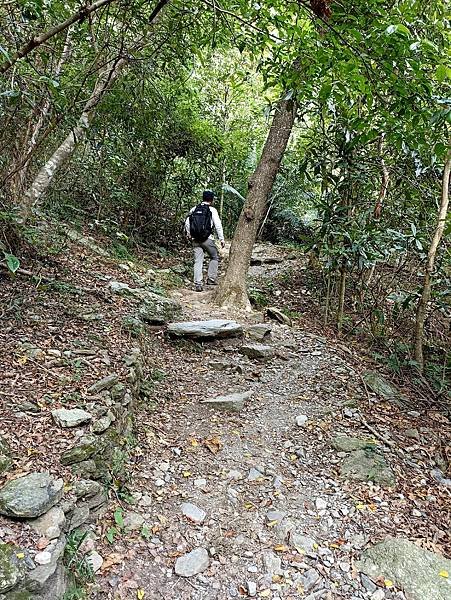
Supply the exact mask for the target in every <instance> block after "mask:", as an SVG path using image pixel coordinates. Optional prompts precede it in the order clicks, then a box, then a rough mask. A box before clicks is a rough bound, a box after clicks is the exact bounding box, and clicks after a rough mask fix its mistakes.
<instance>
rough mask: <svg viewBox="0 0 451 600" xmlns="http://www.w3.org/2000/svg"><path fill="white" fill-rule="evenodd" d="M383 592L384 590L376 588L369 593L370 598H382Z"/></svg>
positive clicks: (378, 599)
mask: <svg viewBox="0 0 451 600" xmlns="http://www.w3.org/2000/svg"><path fill="white" fill-rule="evenodd" d="M384 598H385V592H384V590H381V589H378V590H376V591H375V592H374V593H373V594H371V600H384Z"/></svg>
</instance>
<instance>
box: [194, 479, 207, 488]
mask: <svg viewBox="0 0 451 600" xmlns="http://www.w3.org/2000/svg"><path fill="white" fill-rule="evenodd" d="M193 485H194V487H197V488H204V487H206V485H207V480H206V479H203V478H200V479H195V480H194V481H193Z"/></svg>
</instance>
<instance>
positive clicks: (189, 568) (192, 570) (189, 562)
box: [175, 548, 210, 577]
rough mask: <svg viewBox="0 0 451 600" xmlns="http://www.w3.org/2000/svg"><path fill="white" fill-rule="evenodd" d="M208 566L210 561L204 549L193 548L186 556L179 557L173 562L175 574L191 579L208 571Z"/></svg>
mask: <svg viewBox="0 0 451 600" xmlns="http://www.w3.org/2000/svg"><path fill="white" fill-rule="evenodd" d="M209 565H210V559H209V558H208V552H207V551H206V550H205V548H195V549H194V550H191V552H188V554H184V555H183V556H179V558H178V559H177V560H176V561H175V572H176V574H177V575H180V576H181V577H192V576H193V575H197V574H198V573H202V571H205V569H208V567H209Z"/></svg>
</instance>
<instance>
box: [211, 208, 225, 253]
mask: <svg viewBox="0 0 451 600" xmlns="http://www.w3.org/2000/svg"><path fill="white" fill-rule="evenodd" d="M210 210H211V216H212V219H213V225H214V228H215V230H216V233H217V235H218V238H219V241H220V242H221V245H223V244H224V231H223V230H222V223H221V219H220V218H219V215H218V211H217V210H216V208H213V207H212V206H210Z"/></svg>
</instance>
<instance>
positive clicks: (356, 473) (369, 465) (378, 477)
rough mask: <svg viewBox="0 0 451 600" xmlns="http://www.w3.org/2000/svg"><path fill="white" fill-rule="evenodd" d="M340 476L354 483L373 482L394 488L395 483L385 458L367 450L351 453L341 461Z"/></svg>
mask: <svg viewBox="0 0 451 600" xmlns="http://www.w3.org/2000/svg"><path fill="white" fill-rule="evenodd" d="M341 474H342V476H343V477H347V478H349V479H355V480H356V481H374V483H378V484H380V485H387V486H394V485H395V483H396V480H395V476H394V474H393V471H392V470H391V469H390V467H389V466H388V465H387V462H386V461H385V458H384V457H383V456H381V455H380V454H377V453H376V452H374V451H373V450H369V449H367V450H355V451H354V452H351V454H349V456H348V457H347V458H346V459H345V460H344V461H343V465H342V467H341Z"/></svg>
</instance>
